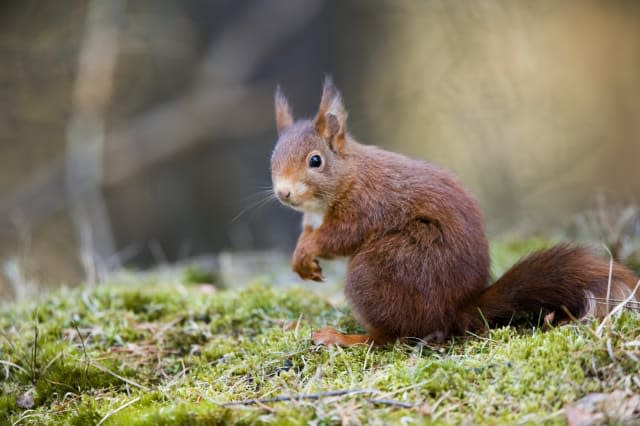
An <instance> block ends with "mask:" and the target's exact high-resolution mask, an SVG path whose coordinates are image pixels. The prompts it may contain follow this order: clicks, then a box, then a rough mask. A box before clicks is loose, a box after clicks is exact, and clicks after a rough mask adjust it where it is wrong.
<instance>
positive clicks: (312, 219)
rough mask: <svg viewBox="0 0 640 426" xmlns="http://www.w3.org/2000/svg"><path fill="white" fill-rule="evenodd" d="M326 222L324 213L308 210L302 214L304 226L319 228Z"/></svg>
mask: <svg viewBox="0 0 640 426" xmlns="http://www.w3.org/2000/svg"><path fill="white" fill-rule="evenodd" d="M322 222H324V213H320V212H306V213H305V214H304V216H302V226H304V227H306V226H310V227H311V228H313V229H316V228H319V227H320V225H322Z"/></svg>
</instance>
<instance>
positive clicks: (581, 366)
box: [0, 242, 640, 425]
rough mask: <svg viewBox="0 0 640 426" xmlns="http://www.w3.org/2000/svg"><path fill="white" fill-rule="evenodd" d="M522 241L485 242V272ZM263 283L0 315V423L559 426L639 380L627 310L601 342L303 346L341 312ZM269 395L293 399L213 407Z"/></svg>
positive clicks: (297, 291) (81, 299) (57, 304)
mask: <svg viewBox="0 0 640 426" xmlns="http://www.w3.org/2000/svg"><path fill="white" fill-rule="evenodd" d="M532 244H533V246H538V245H539V243H538V242H534V243H532ZM530 246H531V245H527V244H524V245H505V246H504V247H503V251H504V253H500V252H498V253H496V252H495V250H494V257H495V258H496V259H497V264H498V269H501V268H502V267H501V266H500V264H501V262H505V263H506V262H508V263H512V261H511V257H512V256H513V257H517V256H519V255H520V254H521V252H522V251H527V250H528V249H529V248H530ZM505 266H506V265H505ZM497 272H500V271H497ZM272 284H277V283H271V282H254V283H253V284H251V285H250V286H249V287H247V288H244V289H242V290H223V291H219V292H215V293H210V292H203V291H202V289H201V287H198V286H193V285H180V284H166V283H162V282H156V281H154V280H152V279H145V280H143V282H140V283H137V284H136V285H133V286H132V285H130V284H129V285H122V284H120V285H119V284H118V283H113V284H109V285H104V286H101V287H99V288H97V289H95V290H87V289H82V288H80V289H75V290H62V291H58V292H56V293H54V294H51V295H48V296H45V297H43V298H42V299H41V300H39V301H38V302H37V303H36V302H34V303H27V304H20V305H17V306H13V307H10V308H5V309H4V310H2V311H0V424H15V423H18V424H26V425H29V424H33V425H36V424H37V425H40V424H71V425H91V424H104V425H120V424H127V425H156V424H159V425H163V424H166V425H182V424H184V425H198V424H203V425H211V424H225V423H239V424H256V423H257V424H261V423H265V424H266V423H275V424H307V423H314V424H334V423H354V424H357V423H363V424H376V423H377V424H386V423H418V424H432V423H434V424H439V423H461V422H462V423H467V424H515V423H527V422H530V423H532V424H538V423H541V422H543V423H551V424H555V423H557V424H563V423H564V422H565V419H564V416H563V414H562V408H563V407H564V406H565V405H566V404H568V403H571V402H573V401H576V400H577V399H579V398H580V397H582V396H584V395H586V394H588V393H590V392H607V391H611V390H614V389H632V390H634V391H635V392H638V386H639V385H640V383H639V382H640V380H639V377H638V373H637V372H638V370H639V367H640V365H639V363H638V361H637V360H638V356H639V355H640V354H639V353H638V347H635V346H631V345H628V343H629V342H633V341H636V342H637V341H639V340H640V315H638V314H637V313H634V312H625V313H624V314H623V315H622V316H621V317H619V318H618V319H616V320H615V321H614V322H612V323H611V327H610V328H609V329H608V331H607V332H605V334H604V337H596V336H595V334H594V330H595V329H596V327H597V325H598V323H597V322H595V321H592V322H589V323H583V324H571V325H566V326H562V327H558V328H553V329H550V330H547V331H541V330H540V329H539V328H538V327H534V326H530V327H520V328H512V327H508V328H501V329H496V330H492V331H490V332H488V333H486V334H483V335H482V336H468V337H466V338H464V339H455V340H450V341H448V342H446V343H445V344H443V345H424V344H420V343H417V342H408V343H398V344H395V345H389V346H386V347H382V348H372V347H369V346H364V345H363V346H356V347H351V348H338V347H317V346H313V345H312V344H311V343H310V341H309V335H310V333H311V330H312V329H314V328H317V327H321V326H325V325H332V326H336V327H337V328H340V329H342V330H344V331H357V330H359V327H358V325H357V323H356V322H355V320H354V319H353V317H352V316H351V314H350V313H349V310H348V308H346V307H345V306H344V305H339V306H333V305H331V304H330V303H329V302H328V301H327V300H326V298H323V297H321V296H318V295H316V294H315V293H314V292H313V288H314V285H317V284H309V285H308V286H305V287H299V288H288V289H283V288H279V287H273V286H272ZM299 319H301V321H298V320H299ZM633 350H635V351H636V352H635V353H634V352H633ZM330 391H353V392H352V393H347V392H345V393H343V394H338V395H333V396H327V395H326V394H324V393H326V392H330ZM358 391H359V392H358ZM312 394H315V395H316V396H319V398H316V399H311V398H308V399H307V398H295V397H299V396H301V395H312ZM283 396H284V397H294V398H293V399H290V400H285V401H281V402H260V403H254V404H246V403H245V404H238V405H225V404H228V403H230V402H234V401H243V400H248V399H269V398H277V397H283ZM18 400H20V402H18ZM25 401H26V403H25ZM31 403H32V404H33V406H32V407H31V408H24V406H25V405H30V404H31ZM20 406H22V407H23V408H21V407H20Z"/></svg>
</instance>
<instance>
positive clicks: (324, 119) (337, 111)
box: [313, 76, 347, 152]
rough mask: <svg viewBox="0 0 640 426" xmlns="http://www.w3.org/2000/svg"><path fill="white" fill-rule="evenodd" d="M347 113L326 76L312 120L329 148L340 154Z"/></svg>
mask: <svg viewBox="0 0 640 426" xmlns="http://www.w3.org/2000/svg"><path fill="white" fill-rule="evenodd" d="M346 122H347V111H346V110H345V109H344V105H343V103H342V96H340V92H339V91H338V89H336V87H335V86H334V85H333V80H332V79H331V77H330V76H326V77H325V80H324V86H323V87H322V99H320V107H319V108H318V114H317V115H316V118H315V119H314V122H313V124H314V126H315V129H316V132H317V133H318V134H319V135H320V136H322V137H323V138H325V139H327V140H328V141H329V146H330V148H331V149H332V150H333V151H335V152H342V150H343V149H344V143H345V132H346Z"/></svg>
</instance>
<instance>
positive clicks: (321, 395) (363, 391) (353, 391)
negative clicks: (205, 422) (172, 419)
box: [221, 389, 380, 407]
mask: <svg viewBox="0 0 640 426" xmlns="http://www.w3.org/2000/svg"><path fill="white" fill-rule="evenodd" d="M376 393H380V391H378V390H376V389H344V390H338V391H328V392H318V393H309V394H301V395H291V396H276V397H274V398H265V399H245V400H242V401H231V402H225V403H224V404H221V405H222V406H223V407H229V406H232V405H259V404H270V403H273V402H286V401H300V400H304V399H311V400H315V399H322V398H329V397H332V396H345V395H361V394H376Z"/></svg>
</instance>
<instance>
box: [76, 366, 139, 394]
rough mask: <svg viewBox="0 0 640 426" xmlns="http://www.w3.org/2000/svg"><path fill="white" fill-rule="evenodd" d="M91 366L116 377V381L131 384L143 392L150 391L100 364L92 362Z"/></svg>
mask: <svg viewBox="0 0 640 426" xmlns="http://www.w3.org/2000/svg"><path fill="white" fill-rule="evenodd" d="M89 365H91V366H92V367H94V368H97V369H98V370H100V371H102V372H103V373H107V374H110V375H112V376H113V377H115V378H116V379H119V380H122V381H123V382H125V383H128V384H130V385H131V386H135V387H137V388H139V389H142V390H144V391H149V388H148V387H146V386H143V385H141V384H139V383H136V382H134V381H133V380H129V379H127V378H126V377H122V376H121V375H119V374H117V373H114V372H113V371H111V370H109V369H108V368H106V367H103V366H101V365H100V364H96V363H95V362H91V363H90V364H89Z"/></svg>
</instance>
